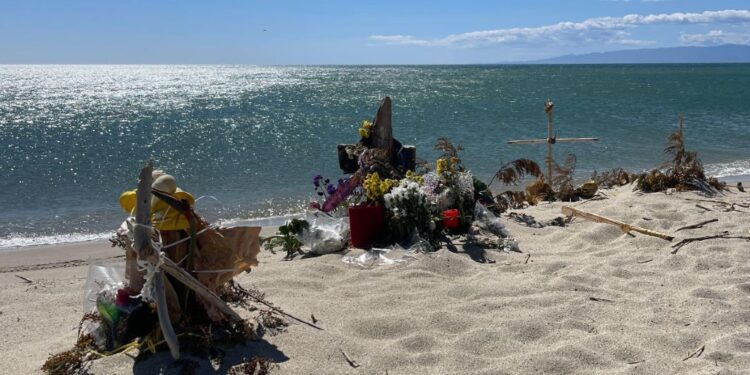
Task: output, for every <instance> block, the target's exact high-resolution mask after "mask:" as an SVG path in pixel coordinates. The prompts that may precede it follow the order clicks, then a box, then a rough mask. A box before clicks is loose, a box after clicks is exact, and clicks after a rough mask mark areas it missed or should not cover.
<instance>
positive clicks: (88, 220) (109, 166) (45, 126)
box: [0, 64, 750, 248]
mask: <svg viewBox="0 0 750 375" xmlns="http://www.w3.org/2000/svg"><path fill="white" fill-rule="evenodd" d="M749 93H750V65H747V64H728V65H597V66H595V65H548V66H511V65H508V66H502V65H501V66H494V65H481V66H287V67H275V66H273V67H272V66H234V65H217V66H196V65H189V66H177V65H159V66H137V65H105V66H95V65H79V66H54V65H35V66H32V65H28V66H25V65H17V66H11V65H6V66H0V177H2V178H0V248H8V247H16V246H26V245H35V244H46V243H59V242H69V241H77V240H89V239H96V238H103V237H106V236H107V233H110V232H112V230H113V229H115V228H116V227H117V226H118V224H119V223H120V221H121V220H122V219H123V217H124V213H123V212H122V211H121V210H120V208H119V206H118V203H117V198H118V196H119V195H120V193H122V192H123V191H125V190H129V189H134V188H135V186H136V183H137V176H138V171H139V168H140V167H141V166H142V165H143V164H144V162H145V161H146V160H149V159H153V160H154V161H155V164H156V166H157V167H158V168H161V169H164V170H166V171H167V172H168V173H170V174H172V175H174V176H175V177H176V178H177V180H178V183H179V185H180V187H181V188H182V189H184V190H187V191H189V192H190V193H192V194H193V195H194V196H196V197H202V198H201V199H200V200H199V201H198V203H197V209H198V211H199V212H200V213H201V214H203V215H204V216H205V217H207V218H208V219H209V220H212V221H213V220H219V219H223V220H239V219H248V218H259V217H272V216H283V215H289V214H294V213H299V212H302V211H304V209H305V207H306V206H307V204H308V203H309V201H310V200H311V199H312V198H313V197H314V194H313V186H312V177H313V176H314V175H316V174H323V175H324V176H326V177H328V178H331V179H334V180H335V179H337V178H339V177H341V171H340V170H339V169H338V165H337V164H338V163H337V156H336V145H337V144H339V143H353V142H356V141H357V140H358V135H357V129H358V127H359V123H360V122H361V121H362V120H364V119H371V118H372V117H373V115H374V113H375V111H376V110H377V107H378V103H379V101H380V99H381V98H382V97H383V96H386V95H389V96H391V98H392V99H393V125H394V130H393V131H394V135H395V137H396V138H397V139H399V140H400V141H401V142H402V143H404V144H413V145H415V146H417V154H418V157H420V158H422V159H425V160H427V161H433V162H434V159H435V157H436V156H437V155H438V152H437V151H435V150H433V145H434V143H435V140H436V139H437V138H438V137H448V138H450V139H451V140H452V141H453V142H454V143H456V144H461V145H463V147H464V151H463V152H462V153H461V156H462V159H463V160H464V164H465V165H466V166H468V167H469V168H471V170H472V171H473V172H474V174H475V175H476V176H477V177H479V178H480V179H483V180H485V181H487V180H489V179H490V178H491V176H492V175H493V173H494V172H495V171H496V170H497V169H498V168H499V167H500V165H502V164H503V162H507V161H510V160H512V159H515V158H520V157H525V158H531V159H534V160H536V161H538V162H540V163H542V162H543V160H544V156H545V154H546V145H508V144H506V141H508V140H512V139H529V138H545V137H546V132H547V118H546V116H545V114H544V111H543V105H544V101H545V100H547V99H552V100H553V101H554V102H555V112H554V124H555V129H556V132H557V136H558V137H597V138H599V139H600V140H599V141H598V142H595V143H575V144H562V143H561V144H557V145H555V147H554V152H555V158H557V159H558V160H562V159H563V158H564V157H565V155H566V154H568V153H572V154H575V155H576V156H577V160H578V163H577V169H576V173H577V175H578V176H584V177H585V176H588V175H590V173H591V172H592V171H594V170H604V169H608V168H614V167H623V168H626V169H629V170H633V171H640V170H645V169H649V168H653V167H656V166H658V165H659V164H661V162H663V161H664V156H663V148H664V144H665V141H666V137H667V135H668V133H669V132H672V131H674V130H675V129H676V128H677V125H678V115H679V114H680V113H683V114H684V118H685V135H686V139H687V147H688V148H689V149H691V150H695V151H698V152H699V153H700V157H701V158H702V160H703V162H704V164H706V167H707V170H708V172H709V173H711V174H713V175H717V176H729V175H739V174H750V152H748V151H749V150H750V104H749V103H748V97H750V95H748V94H749ZM495 188H496V189H500V188H501V187H495Z"/></svg>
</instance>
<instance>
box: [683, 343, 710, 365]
mask: <svg viewBox="0 0 750 375" xmlns="http://www.w3.org/2000/svg"><path fill="white" fill-rule="evenodd" d="M705 349H706V346H705V345H703V346H701V347H700V348H698V350H696V351H694V352H693V353H692V354H688V356H687V357H685V358H684V359H683V361H687V360H688V359H691V358H698V357H700V356H701V354H703V350H705Z"/></svg>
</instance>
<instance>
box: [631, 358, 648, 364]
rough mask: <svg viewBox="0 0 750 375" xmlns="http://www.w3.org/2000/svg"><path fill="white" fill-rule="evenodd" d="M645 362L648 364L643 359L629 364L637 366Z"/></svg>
mask: <svg viewBox="0 0 750 375" xmlns="http://www.w3.org/2000/svg"><path fill="white" fill-rule="evenodd" d="M643 362H646V360H645V359H642V360H640V361H632V362H628V364H629V365H637V364H639V363H643Z"/></svg>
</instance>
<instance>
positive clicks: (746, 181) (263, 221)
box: [0, 174, 750, 269]
mask: <svg viewBox="0 0 750 375" xmlns="http://www.w3.org/2000/svg"><path fill="white" fill-rule="evenodd" d="M718 179H719V181H723V182H725V183H726V184H727V188H728V189H729V192H737V189H736V187H735V185H736V183H737V182H742V184H743V185H744V186H745V188H746V189H747V191H749V192H750V174H743V175H735V176H726V177H719V178H718ZM583 182H585V180H581V181H578V183H583ZM523 189H524V187H523V186H521V185H517V186H514V185H508V186H504V190H502V191H505V190H511V191H521V190H523ZM498 191H500V190H498ZM307 215H308V213H307V212H301V213H295V214H287V215H281V216H278V215H275V216H267V217H257V218H249V219H224V223H226V224H228V225H229V226H232V225H235V226H236V225H242V226H260V227H263V228H267V227H278V226H280V225H283V223H284V220H285V219H289V218H292V217H301V216H307ZM115 230H116V228H113V229H112V231H111V232H107V233H100V234H97V235H95V236H101V237H99V238H96V239H86V240H81V241H78V240H73V241H66V242H60V243H44V244H32V245H19V246H9V247H0V264H3V262H2V260H3V255H4V254H6V253H12V252H19V251H20V252H25V251H31V250H35V249H40V248H48V247H57V246H61V247H75V246H84V247H85V246H86V245H87V244H92V245H93V244H97V243H99V244H107V245H109V237H110V236H111V235H112V234H113V233H114V231H115ZM70 235H75V234H67V236H70ZM51 237H53V236H51ZM0 269H1V268H0Z"/></svg>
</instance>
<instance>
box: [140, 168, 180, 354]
mask: <svg viewBox="0 0 750 375" xmlns="http://www.w3.org/2000/svg"><path fill="white" fill-rule="evenodd" d="M153 170H154V165H153V162H151V161H149V162H148V164H146V166H145V167H143V169H141V175H140V181H138V190H137V191H136V195H135V196H136V200H137V201H136V208H135V223H136V225H135V228H133V246H134V247H135V250H136V251H137V252H138V258H139V259H149V260H151V259H153V258H157V259H158V257H156V254H155V252H154V248H153V247H152V246H151V235H152V233H153V229H152V228H151V184H152V182H153V181H152V180H153V178H152V177H151V172H152V171H153ZM151 263H154V262H153V260H151ZM154 264H158V263H154ZM153 277H154V289H155V291H156V295H155V296H154V299H155V302H156V311H157V315H158V316H159V326H160V327H161V332H162V334H163V335H164V341H166V342H167V345H168V346H169V351H170V352H171V353H172V358H174V359H175V360H178V359H180V341H179V340H178V339H177V335H176V334H175V332H174V328H173V327H172V321H171V320H170V319H169V309H168V307H167V297H166V292H165V290H164V280H163V275H162V274H161V272H159V271H157V272H156V273H155V274H154V276H153Z"/></svg>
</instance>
